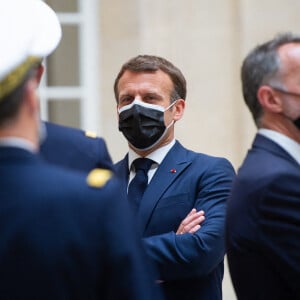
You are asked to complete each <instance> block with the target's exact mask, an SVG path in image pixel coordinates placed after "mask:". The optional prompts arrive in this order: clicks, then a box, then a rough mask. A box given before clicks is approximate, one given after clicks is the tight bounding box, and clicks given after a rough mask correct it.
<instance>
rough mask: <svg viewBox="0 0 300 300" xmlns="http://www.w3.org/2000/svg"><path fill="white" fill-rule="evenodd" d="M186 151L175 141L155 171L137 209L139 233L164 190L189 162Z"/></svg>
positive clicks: (143, 228)
mask: <svg viewBox="0 0 300 300" xmlns="http://www.w3.org/2000/svg"><path fill="white" fill-rule="evenodd" d="M186 153H187V152H186V149H184V148H183V147H182V146H181V145H180V143H179V142H176V143H175V145H174V147H173V148H172V149H171V150H170V151H169V153H168V154H167V156H166V157H165V158H164V160H163V161H162V163H161V165H160V166H159V167H158V169H157V171H156V172H155V174H154V176H153V178H152V180H151V182H150V184H149V185H148V187H147V189H146V191H145V194H144V196H143V199H142V201H141V203H140V207H139V211H138V223H139V228H140V229H141V233H143V232H144V230H145V229H146V227H147V224H148V222H149V220H150V218H151V215H152V212H153V210H154V208H155V206H156V204H157V202H158V201H159V200H160V198H161V197H162V195H163V194H164V192H165V191H166V190H167V189H168V187H169V186H170V185H171V184H172V183H173V182H174V181H175V180H176V178H177V177H179V176H180V175H181V173H182V172H183V171H184V170H185V168H186V167H187V166H188V165H189V164H190V163H191V162H190V161H189V160H188V159H187V155H186Z"/></svg>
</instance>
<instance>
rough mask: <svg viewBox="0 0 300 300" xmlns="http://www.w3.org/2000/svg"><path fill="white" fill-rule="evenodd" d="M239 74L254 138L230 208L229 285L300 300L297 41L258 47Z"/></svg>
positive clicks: (259, 295) (240, 293) (283, 38)
mask: <svg viewBox="0 0 300 300" xmlns="http://www.w3.org/2000/svg"><path fill="white" fill-rule="evenodd" d="M241 74H242V84H243V94H244V99H245V102H246V104H247V106H248V107H249V109H250V111H251V113H252V116H253V119H254V121H255V123H256V126H257V128H258V133H257V135H256V137H255V139H254V142H253V145H252V148H251V149H250V150H249V152H248V154H247V156H246V158H245V160H244V162H243V164H242V166H241V167H240V169H239V171H238V175H237V178H236V181H235V183H234V185H233V189H232V194H231V197H230V200H229V203H228V215H227V231H226V232H227V234H226V236H227V239H226V240H227V248H228V261H229V267H230V273H231V277H232V282H233V285H234V288H235V291H236V294H237V297H238V299H242V300H244V299H249V300H250V299H251V300H252V299H264V300H267V299H272V300H276V299H278V300H279V299H300V165H299V164H300V80H299V78H300V36H295V35H292V34H282V35H278V36H276V37H275V38H274V39H272V40H270V41H268V42H266V43H264V44H262V45H259V46H257V47H256V48H255V49H253V50H252V51H251V52H250V53H249V54H248V55H247V57H246V58H245V60H244V62H243V66H242V72H241Z"/></svg>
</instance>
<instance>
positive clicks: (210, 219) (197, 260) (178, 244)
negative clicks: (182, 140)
mask: <svg viewBox="0 0 300 300" xmlns="http://www.w3.org/2000/svg"><path fill="white" fill-rule="evenodd" d="M192 165H193V164H192ZM194 168H196V169H195V170H193V172H194V176H193V180H195V181H194V182H195V184H194V185H195V186H194V187H193V188H194V189H195V191H191V193H192V194H193V196H194V197H195V201H194V204H195V205H194V207H195V208H196V209H197V211H198V210H201V209H202V210H204V211H205V217H206V219H205V221H204V222H203V223H202V224H201V228H200V229H199V230H198V231H197V232H196V233H195V234H190V233H186V234H183V235H176V233H175V232H168V233H164V234H160V235H156V236H150V237H146V238H144V239H143V240H144V244H145V246H146V251H147V253H148V255H149V256H150V257H151V258H152V260H153V261H154V262H155V263H156V265H157V266H158V270H159V271H160V276H161V278H160V279H162V280H174V279H183V278H189V277H194V276H205V275H206V274H209V273H210V272H211V271H212V270H213V269H214V268H216V266H217V265H218V264H220V263H221V262H222V261H223V257H224V253H225V247H224V219H225V209H226V208H225V204H226V200H227V197H228V195H229V192H230V188H231V183H232V179H233V177H234V170H233V168H232V166H231V164H230V163H229V162H228V161H227V160H226V159H222V158H214V160H213V162H212V163H209V166H208V167H207V168H206V169H205V171H204V172H203V173H201V172H198V174H199V175H197V173H195V171H196V172H197V169H198V168H199V165H198V166H195V165H194ZM187 172H189V173H191V170H187ZM200 173H201V174H200ZM185 176H188V175H185ZM179 184H182V185H183V187H182V188H184V185H185V186H186V185H188V184H187V182H185V181H184V179H182V181H181V182H180V183H179ZM189 188H190V189H191V187H190V186H189ZM178 226H179V224H178Z"/></svg>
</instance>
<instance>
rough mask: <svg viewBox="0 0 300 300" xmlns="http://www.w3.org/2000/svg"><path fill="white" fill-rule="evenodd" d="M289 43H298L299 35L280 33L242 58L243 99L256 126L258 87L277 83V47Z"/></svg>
mask: <svg viewBox="0 0 300 300" xmlns="http://www.w3.org/2000/svg"><path fill="white" fill-rule="evenodd" d="M289 43H300V35H295V34H292V33H282V34H279V35H277V36H275V38H274V39H272V40H270V41H268V42H266V43H264V44H261V45H258V46H256V47H255V48H254V49H253V50H252V51H251V52H250V53H249V54H248V55H247V56H246V58H245V59H244V61H243V65H242V68H241V79H242V89H243V96H244V100H245V102H246V104H247V106H248V108H249V110H250V111H251V113H252V117H253V119H254V121H255V124H256V126H258V125H259V121H260V117H261V116H262V108H261V105H260V103H259V101H258V99H257V92H258V89H259V88H260V87H261V86H262V85H264V84H270V85H272V83H274V81H276V82H277V84H280V82H279V83H278V80H279V78H278V75H279V73H280V72H279V71H280V67H281V65H280V64H281V62H280V59H279V56H278V48H279V47H281V46H282V45H285V44H289Z"/></svg>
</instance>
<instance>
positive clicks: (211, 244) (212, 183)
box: [116, 142, 234, 300]
mask: <svg viewBox="0 0 300 300" xmlns="http://www.w3.org/2000/svg"><path fill="white" fill-rule="evenodd" d="M116 172H117V173H118V175H121V176H122V178H123V183H124V185H123V192H124V194H125V193H126V189H127V184H128V173H129V171H128V158H127V156H126V157H125V158H124V159H123V160H122V161H120V162H119V163H118V164H117V165H116ZM233 177H234V170H233V168H232V166H231V164H230V163H229V162H228V161H227V160H226V159H223V158H216V157H211V156H208V155H205V154H199V153H195V152H192V151H190V150H187V149H185V148H184V147H183V146H181V144H180V143H179V142H176V143H175V145H174V146H173V147H172V149H171V150H170V151H169V153H168V154H167V156H166V157H165V158H164V160H163V162H162V163H161V165H160V166H159V168H158V169H157V171H156V173H155V174H154V177H153V178H152V180H151V182H150V183H149V185H148V187H147V189H146V191H145V193H144V196H143V199H142V200H141V204H140V207H139V211H138V214H137V227H138V229H139V230H140V231H141V235H142V237H143V241H144V243H145V246H146V252H147V253H148V255H149V256H150V258H151V259H152V261H153V262H154V263H155V265H156V266H157V268H158V270H159V273H160V278H158V279H160V280H163V283H162V284H161V286H162V287H163V289H164V292H165V295H166V299H180V300H182V299H189V300H193V299H201V300H206V299H221V298H222V296H221V295H222V278H223V257H224V246H225V245H224V218H225V205H226V200H227V197H228V195H229V192H230V187H231V182H232V179H233ZM194 207H195V208H196V209H197V210H201V209H202V210H204V211H205V216H206V220H205V222H204V223H203V224H202V227H201V229H200V230H198V231H197V232H196V233H195V234H189V233H188V234H183V235H176V234H175V232H176V230H177V228H178V227H179V225H180V223H181V221H182V220H183V219H184V218H185V217H186V215H187V214H188V213H189V212H190V210H191V209H192V208H194Z"/></svg>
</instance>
